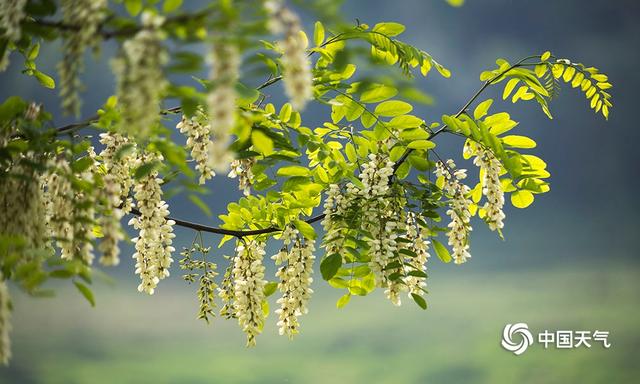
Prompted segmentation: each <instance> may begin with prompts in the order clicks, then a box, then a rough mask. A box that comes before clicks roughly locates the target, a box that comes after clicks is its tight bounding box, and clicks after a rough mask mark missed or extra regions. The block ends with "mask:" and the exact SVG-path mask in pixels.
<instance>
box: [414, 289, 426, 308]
mask: <svg viewBox="0 0 640 384" xmlns="http://www.w3.org/2000/svg"><path fill="white" fill-rule="evenodd" d="M411 297H412V298H413V301H415V302H416V304H418V306H419V307H420V308H422V309H427V302H426V301H425V299H424V297H422V296H420V295H418V294H416V293H412V294H411Z"/></svg>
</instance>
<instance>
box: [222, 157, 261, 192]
mask: <svg viewBox="0 0 640 384" xmlns="http://www.w3.org/2000/svg"><path fill="white" fill-rule="evenodd" d="M255 162H256V161H255V159H254V158H248V159H240V160H234V161H232V162H231V171H230V172H229V174H228V176H229V177H230V178H232V179H234V178H236V177H237V178H238V189H239V190H241V191H242V192H243V193H244V195H245V196H249V195H251V186H252V185H253V172H252V171H251V167H253V165H254V164H255Z"/></svg>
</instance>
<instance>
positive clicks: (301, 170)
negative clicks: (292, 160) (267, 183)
mask: <svg viewBox="0 0 640 384" xmlns="http://www.w3.org/2000/svg"><path fill="white" fill-rule="evenodd" d="M276 174H277V175H278V176H286V177H291V176H309V175H310V174H311V173H310V172H309V169H308V168H306V167H303V166H300V165H289V166H286V167H282V168H280V169H278V172H276Z"/></svg>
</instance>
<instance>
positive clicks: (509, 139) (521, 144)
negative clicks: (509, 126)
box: [502, 135, 536, 148]
mask: <svg viewBox="0 0 640 384" xmlns="http://www.w3.org/2000/svg"><path fill="white" fill-rule="evenodd" d="M502 143H503V144H504V145H506V146H509V147H512V148H535V147H536V142H535V141H534V140H533V139H531V138H529V137H526V136H519V135H507V136H504V137H503V138H502Z"/></svg>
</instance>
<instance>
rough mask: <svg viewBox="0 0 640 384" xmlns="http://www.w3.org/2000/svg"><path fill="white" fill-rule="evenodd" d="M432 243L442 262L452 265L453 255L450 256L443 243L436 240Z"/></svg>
mask: <svg viewBox="0 0 640 384" xmlns="http://www.w3.org/2000/svg"><path fill="white" fill-rule="evenodd" d="M431 242H432V243H433V249H434V250H435V251H436V255H438V258H439V259H440V260H442V262H443V263H450V262H451V254H449V250H448V249H447V247H445V246H444V245H442V243H441V242H439V241H438V240H436V239H432V240H431Z"/></svg>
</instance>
